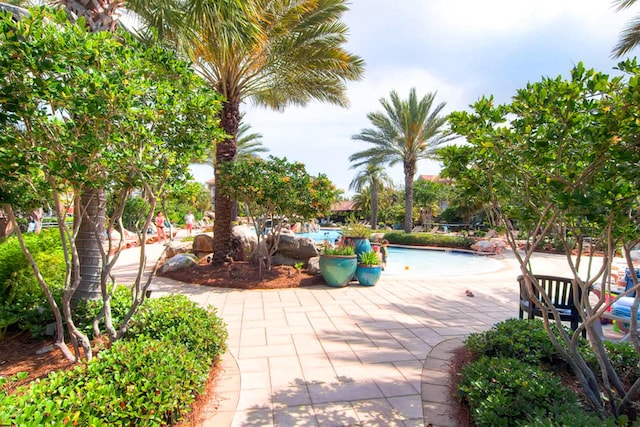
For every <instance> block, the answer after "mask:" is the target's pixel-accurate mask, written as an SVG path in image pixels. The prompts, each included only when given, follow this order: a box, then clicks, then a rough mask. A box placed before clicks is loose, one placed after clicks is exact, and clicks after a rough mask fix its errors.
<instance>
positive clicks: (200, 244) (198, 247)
mask: <svg viewBox="0 0 640 427" xmlns="http://www.w3.org/2000/svg"><path fill="white" fill-rule="evenodd" d="M192 251H193V253H194V254H196V256H198V257H201V256H202V255H203V254H209V253H211V252H213V237H211V236H209V235H208V234H197V235H196V237H194V238H193V248H192Z"/></svg>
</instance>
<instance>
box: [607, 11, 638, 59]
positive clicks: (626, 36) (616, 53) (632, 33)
mask: <svg viewBox="0 0 640 427" xmlns="http://www.w3.org/2000/svg"><path fill="white" fill-rule="evenodd" d="M635 2H636V0H613V4H614V5H615V6H616V9H617V10H618V11H621V10H624V9H627V8H628V7H630V6H632V5H633V4H634V3H635ZM639 44H640V16H636V17H635V18H633V19H632V20H631V22H629V23H628V24H627V26H626V28H625V29H624V30H622V33H621V34H620V39H619V40H618V44H616V45H615V47H614V48H613V50H612V51H611V55H612V56H613V57H615V58H620V57H621V56H623V55H625V54H627V53H628V52H629V51H631V50H632V49H634V48H635V47H637V46H638V45H639Z"/></svg>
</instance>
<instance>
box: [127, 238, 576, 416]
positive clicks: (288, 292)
mask: <svg viewBox="0 0 640 427" xmlns="http://www.w3.org/2000/svg"><path fill="white" fill-rule="evenodd" d="M160 248H161V245H158V244H155V245H149V246H148V249H149V259H154V258H153V257H154V256H155V257H156V258H157V256H158V253H159V252H160ZM129 251H132V252H131V253H130V254H127V257H126V258H127V259H130V260H131V259H137V258H135V257H132V255H134V253H136V252H138V251H136V250H131V249H130V250H128V251H126V252H129ZM500 257H501V258H500V260H501V261H502V264H503V267H502V268H501V269H500V270H499V271H495V272H493V273H487V274H480V275H477V274H473V272H465V271H460V272H452V273H453V274H455V276H451V277H440V278H432V279H431V278H428V277H416V276H415V275H414V276H412V275H411V272H407V273H406V274H404V275H397V276H388V275H383V278H382V280H381V281H380V282H379V283H378V284H377V285H376V286H375V287H361V286H358V285H351V286H349V287H346V288H330V287H328V286H327V287H325V286H319V287H309V288H298V289H284V290H252V291H244V290H234V289H221V288H209V287H204V286H197V285H190V284H182V283H179V282H175V281H172V280H169V279H165V278H160V277H156V278H154V280H153V284H154V286H155V287H157V288H158V291H156V292H154V296H160V295H164V294H166V293H176V292H179V293H182V294H185V295H188V296H189V297H190V298H191V299H193V300H194V301H197V302H198V303H199V304H201V305H202V306H207V305H211V306H213V307H215V308H216V309H217V310H218V314H219V315H220V316H221V317H222V318H223V319H224V320H225V321H226V323H227V324H228V330H229V341H228V343H229V354H227V355H226V356H225V358H224V361H223V366H224V372H223V377H222V379H221V381H220V383H219V385H218V387H217V391H218V392H219V396H215V397H214V398H213V399H212V402H211V403H212V405H211V406H212V409H213V408H215V407H218V406H219V408H218V410H217V413H216V414H215V415H213V412H211V413H209V414H206V415H207V419H206V420H205V421H204V422H203V424H202V425H203V426H216V427H220V426H222V427H225V426H234V427H235V426H237V427H239V426H425V425H434V426H454V425H456V423H455V420H453V419H451V418H450V417H449V412H448V402H449V400H450V399H449V393H450V391H449V389H448V387H447V385H446V384H447V381H448V369H449V357H448V355H449V351H450V350H452V349H453V348H455V347H457V346H459V345H460V343H461V341H462V340H463V339H464V337H465V336H467V335H468V334H470V333H473V332H478V331H483V330H486V329H488V328H490V327H491V326H492V325H493V324H494V323H496V322H499V321H502V320H504V319H507V318H509V317H515V316H517V313H518V309H517V301H518V287H517V282H516V280H515V278H516V276H517V275H518V274H519V268H518V266H517V263H516V262H515V259H514V257H513V255H512V254H509V253H507V254H505V255H501V256H500ZM563 261H564V259H563V258H562V257H561V256H553V255H540V256H538V257H536V259H535V260H534V266H535V271H536V272H538V273H540V274H543V273H544V274H563V273H566V271H564V269H563V268H562V265H563V264H562V263H563ZM126 265H127V263H126V261H125V260H124V259H123V263H122V267H119V270H117V271H116V273H117V274H120V277H121V278H123V277H125V276H126V275H128V271H127V269H128V268H129V269H130V267H126ZM129 265H130V264H129ZM129 271H130V270H129ZM466 290H471V291H472V292H473V294H474V297H468V296H466V294H465V291H466Z"/></svg>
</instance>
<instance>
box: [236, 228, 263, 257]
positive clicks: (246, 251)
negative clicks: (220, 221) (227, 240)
mask: <svg viewBox="0 0 640 427" xmlns="http://www.w3.org/2000/svg"><path fill="white" fill-rule="evenodd" d="M257 248H258V236H256V232H255V231H253V230H252V229H250V228H249V227H247V226H246V225H235V226H233V228H232V229H231V256H232V257H233V259H234V260H235V261H246V260H247V259H248V257H249V256H250V255H251V254H252V253H255V251H256V249H257Z"/></svg>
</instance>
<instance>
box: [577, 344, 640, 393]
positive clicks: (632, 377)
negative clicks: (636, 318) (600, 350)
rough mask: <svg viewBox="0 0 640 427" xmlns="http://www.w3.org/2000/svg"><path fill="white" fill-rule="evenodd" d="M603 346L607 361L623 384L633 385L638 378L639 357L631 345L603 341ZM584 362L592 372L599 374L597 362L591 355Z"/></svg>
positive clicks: (639, 369) (639, 370)
mask: <svg viewBox="0 0 640 427" xmlns="http://www.w3.org/2000/svg"><path fill="white" fill-rule="evenodd" d="M603 344H604V349H605V352H606V355H607V359H609V362H611V365H612V366H613V370H614V371H616V373H617V374H618V376H619V377H620V380H621V381H622V382H623V383H624V384H633V383H634V382H635V381H636V380H637V379H638V378H640V356H639V355H638V352H636V350H635V348H633V345H632V344H631V343H628V342H611V341H604V342H603ZM585 360H586V361H587V363H588V364H589V365H590V366H591V367H592V369H593V370H594V372H599V367H598V362H597V360H596V357H595V355H594V354H593V353H589V354H588V355H587V357H585Z"/></svg>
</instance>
